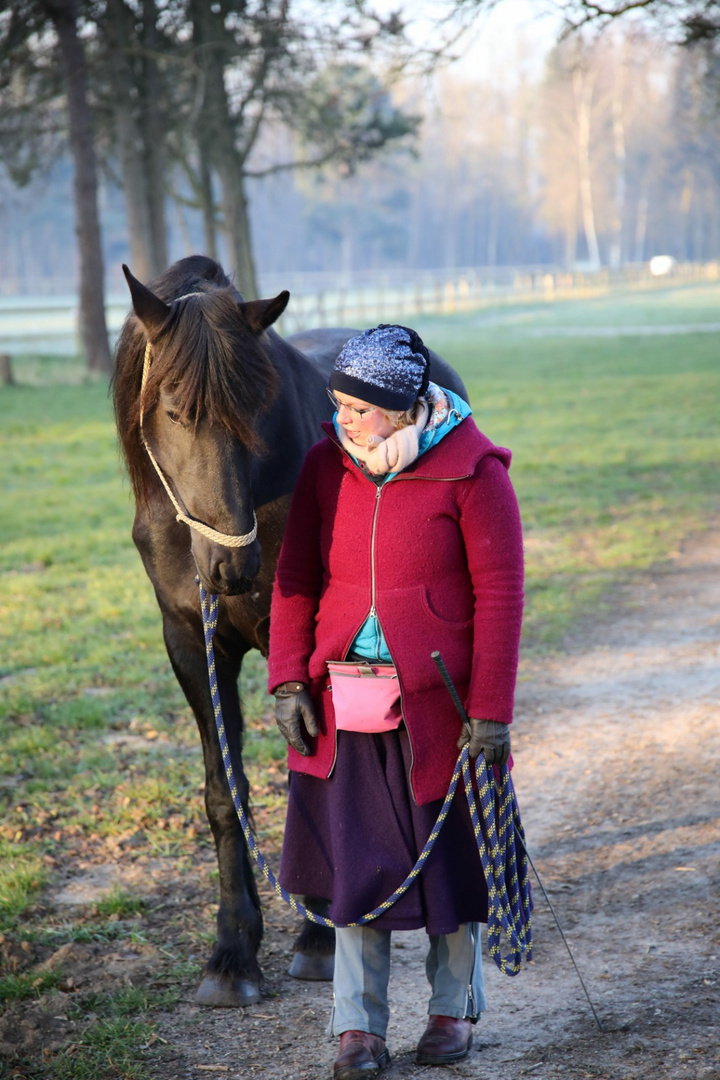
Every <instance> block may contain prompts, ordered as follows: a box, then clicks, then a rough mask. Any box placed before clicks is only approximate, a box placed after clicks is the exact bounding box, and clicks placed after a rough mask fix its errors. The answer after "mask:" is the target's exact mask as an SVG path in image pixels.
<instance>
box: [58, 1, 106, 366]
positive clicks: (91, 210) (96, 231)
mask: <svg viewBox="0 0 720 1080" xmlns="http://www.w3.org/2000/svg"><path fill="white" fill-rule="evenodd" d="M42 5H43V8H44V10H45V11H46V12H47V14H48V17H49V18H50V20H51V21H52V24H53V26H54V27H55V31H56V33H57V36H58V41H59V44H60V56H61V61H62V67H63V77H64V80H65V86H66V90H67V100H68V117H69V128H70V148H71V151H72V156H73V164H74V173H75V174H74V193H75V230H76V232H77V238H78V247H79V252H80V336H81V339H82V343H83V349H84V351H85V360H86V363H87V366H88V368H89V369H90V370H91V371H107V372H109V371H110V370H111V367H112V358H111V354H110V343H109V340H108V331H107V324H106V322H105V303H104V271H103V255H102V245H101V241H100V219H99V215H98V199H97V167H96V163H95V146H94V142H93V124H92V117H91V114H90V106H89V105H88V100H87V77H86V71H85V54H84V52H83V47H82V42H81V40H80V38H79V36H78V32H77V22H76V19H77V3H76V0H42Z"/></svg>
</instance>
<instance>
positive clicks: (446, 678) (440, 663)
mask: <svg viewBox="0 0 720 1080" xmlns="http://www.w3.org/2000/svg"><path fill="white" fill-rule="evenodd" d="M430 656H431V659H432V660H433V661H434V662H435V666H436V667H437V669H438V671H439V672H440V676H441V678H442V681H443V682H444V683H445V687H446V689H447V690H448V693H449V694H450V697H451V698H452V699H453V703H454V705H455V708H456V709H457V711H458V715H459V716H460V719H461V720H462V722H463V724H464V725H465V728H466V730H467V732H468V734H469V733H470V721H469V718H468V714H467V712H466V711H465V706H464V705H463V703H462V701H461V700H460V695H459V694H458V692H457V689H456V688H455V684H454V683H453V681H452V678H451V676H450V672H449V671H448V669H447V666H446V664H445V661H444V660H443V658H442V656H441V655H440V653H439V652H438V651H437V650H435V652H433V653H431V654H430ZM504 768H507V766H504ZM510 785H511V790H512V794H513V802H514V808H515V809H516V807H517V804H516V803H515V798H514V796H515V792H514V789H513V788H512V781H510ZM513 820H514V825H515V835H516V837H517V839H518V841H519V842H520V846H521V847H522V851H523V856H524V858H525V859H526V860H527V862H528V863H529V864H530V866H531V867H532V871H533V873H534V875H535V877H536V879H537V883H538V885H539V886H540V890H541V892H542V894H543V896H544V897H545V900H546V902H547V906H548V907H549V909H550V912H551V914H552V917H553V919H554V920H555V925H556V926H557V928H558V930H559V932H560V937H561V938H562V941H563V944H564V946H565V948H566V949H567V952H568V956H569V957H570V960H571V961H572V965H573V967H574V969H575V974H576V975H577V977H578V979H579V981H580V985H581V986H582V988H583V991H584V993H585V997H586V998H587V1002H588V1005H589V1006H590V1009H591V1011H592V1014H593V1017H594V1018H595V1023H596V1024H597V1026H598V1029H599V1030H600V1031H603V1030H604V1028H603V1026H602V1023H601V1022H600V1017H599V1016H598V1014H597V1010H596V1009H595V1006H594V1005H593V1003H592V999H591V997H590V994H589V993H588V989H587V987H586V986H585V982H584V980H583V977H582V975H581V974H580V970H579V968H578V966H577V964H576V962H575V957H574V956H573V954H572V949H571V948H570V945H569V943H568V940H567V938H566V937H565V934H564V933H563V928H562V926H561V925H560V921H559V919H558V917H557V915H556V914H555V909H554V907H553V906H552V904H551V903H550V897H549V896H548V894H547V890H546V889H545V886H544V885H543V883H542V881H541V880H540V875H539V874H538V872H537V868H536V866H535V864H534V862H533V861H532V859H531V858H530V853H529V852H528V849H527V845H526V844H525V834H524V831H523V829H522V826H521V825H520V815H519V812H518V813H517V815H515V814H513ZM518 826H520V827H519V828H518Z"/></svg>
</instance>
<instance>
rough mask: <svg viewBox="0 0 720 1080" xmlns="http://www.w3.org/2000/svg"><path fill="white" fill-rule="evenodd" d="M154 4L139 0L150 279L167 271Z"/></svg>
mask: <svg viewBox="0 0 720 1080" xmlns="http://www.w3.org/2000/svg"><path fill="white" fill-rule="evenodd" d="M157 18H158V12H157V5H156V3H155V0H143V6H142V19H143V24H142V41H143V57H144V59H143V80H142V83H143V90H144V93H143V107H142V116H141V128H142V135H143V146H144V148H145V168H146V187H147V206H148V217H149V219H150V263H151V265H150V269H151V271H152V275H153V277H154V276H156V275H157V274H161V273H162V272H163V270H165V269H167V266H168V263H169V261H170V260H169V258H168V245H167V214H166V205H167V174H166V165H165V162H166V160H167V153H166V149H167V146H166V144H167V140H166V138H165V125H164V123H163V119H162V108H161V102H162V96H163V89H162V80H161V78H160V71H159V68H158V63H157V57H158V55H159V52H160V35H159V34H158V31H157Z"/></svg>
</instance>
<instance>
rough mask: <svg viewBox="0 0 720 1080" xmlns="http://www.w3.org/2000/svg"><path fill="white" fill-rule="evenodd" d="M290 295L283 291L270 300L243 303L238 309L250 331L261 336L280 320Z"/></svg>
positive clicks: (285, 290)
mask: <svg viewBox="0 0 720 1080" xmlns="http://www.w3.org/2000/svg"><path fill="white" fill-rule="evenodd" d="M289 299H290V293H289V292H288V291H287V289H283V291H282V292H281V293H278V294H277V296H275V297H273V299H272V300H248V301H243V303H241V304H239V305H238V307H239V308H240V310H241V311H242V313H243V315H244V316H245V318H246V319H247V322H248V325H249V327H250V329H251V330H252V331H253V333H255V334H261V333H262V331H263V330H267V328H268V326H272V324H273V323H274V322H275V321H276V320H277V319H279V318H280V316H281V315H282V313H283V311H284V310H285V308H286V307H287V305H288V300H289Z"/></svg>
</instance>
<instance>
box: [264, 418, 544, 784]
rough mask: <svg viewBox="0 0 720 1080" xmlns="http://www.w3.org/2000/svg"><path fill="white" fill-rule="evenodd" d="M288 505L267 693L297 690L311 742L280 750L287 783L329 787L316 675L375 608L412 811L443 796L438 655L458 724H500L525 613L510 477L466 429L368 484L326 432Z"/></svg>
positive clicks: (447, 739) (447, 747)
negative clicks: (408, 753)
mask: <svg viewBox="0 0 720 1080" xmlns="http://www.w3.org/2000/svg"><path fill="white" fill-rule="evenodd" d="M323 428H324V430H325V433H326V435H327V436H328V437H327V438H326V439H324V440H322V441H321V442H319V443H316V444H315V446H313V447H311V448H310V450H309V451H308V453H307V456H306V458H305V462H304V464H303V468H302V471H301V474H300V477H299V479H298V483H297V487H296V489H295V493H294V496H293V499H292V504H291V508H290V514H289V517H288V521H287V526H286V529H285V539H284V541H283V545H282V550H281V552H280V558H279V561H278V566H277V576H276V579H275V587H274V590H273V598H272V608H271V617H270V655H269V687H270V690H271V691H272V690H273V689H274V688H275V687H276V686H278V685H279V684H280V683H282V682H287V681H290V680H293V681H299V682H303V683H306V684H309V687H310V693H311V695H312V697H313V701H314V703H315V707H316V714H317V717H318V723H319V726H320V735H319V737H318V738H317V739H311V740H310V743H311V746H312V753H311V755H310V756H309V757H302V756H301V755H300V754H298V753H297V752H296V751H294V750H293V749H292V748H290V750H289V755H288V764H289V767H290V769H292V770H294V771H296V772H304V773H309V774H310V775H312V776H317V777H322V778H327V777H328V776H330V775H331V773H332V770H333V765H334V762H335V755H336V732H335V719H334V714H333V707H332V694H331V693H330V691H329V681H328V677H327V668H326V663H327V661H328V660H342V659H344V657H345V656H346V654H347V652H348V649H349V648H350V645H351V644H352V642H353V640H354V638H355V636H356V634H357V632H358V630H359V629H360V627H361V626H362V624H363V623H364V621H365V620H366V618H367V616H368V614H369V613H370V611H371V609H372V607H373V605H374V607H375V609H376V611H377V615H378V618H379V620H380V625H381V626H382V628H383V631H384V633H385V638H386V641H387V644H388V648H389V649H390V654H391V656H392V658H393V662H394V664H395V666H396V668H397V671H398V677H399V683H400V692H401V699H402V711H403V717H404V720H405V725H406V727H407V730H408V734H409V737H410V742H411V746H412V759H413V763H412V769H411V776H410V782H411V785H412V790H413V795H414V797H415V800H416V802H417V803H418V804H419V805H422V804H423V803H426V802H430V801H431V800H433V799H439V798H443V797H444V795H445V793H446V791H447V788H448V784H449V782H450V777H451V776H452V771H453V767H454V764H455V761H456V758H457V748H456V742H457V739H458V737H459V735H460V731H461V727H462V725H461V721H460V719H459V717H458V714H457V712H456V710H455V707H454V705H453V703H452V701H451V699H450V696H449V694H448V692H447V690H446V689H445V686H444V685H443V683H442V681H441V679H440V676H439V674H438V671H437V668H436V667H435V664H434V663H433V661H432V660H431V658H430V654H431V653H432V652H433V650H434V649H439V650H440V652H441V653H442V655H443V658H444V660H445V663H446V664H447V667H448V670H449V672H450V674H451V676H452V678H453V680H454V682H455V685H456V686H457V689H458V692H459V694H460V697H461V698H462V700H463V702H464V704H465V708H466V710H467V712H468V714H469V715H470V716H473V717H477V718H482V719H488V720H498V721H501V722H502V723H506V724H509V723H510V722H511V721H512V715H513V699H514V693H515V680H516V675H517V664H518V647H519V640H520V624H521V618H522V605H523V551H522V533H521V526H520V514H519V512H518V506H517V500H516V498H515V493H514V491H513V487H512V484H511V482H510V478H509V476H508V471H507V470H508V467H509V465H510V451H509V450H504V449H503V448H502V447H497V446H494V445H493V444H492V443H491V442H490V440H489V439H488V438H487V437H486V436H485V435H483V434H482V433H481V432H480V431H479V430H478V428H477V427H476V425H475V422H474V421H473V419H472V418H471V417H467V418H466V419H465V420H463V421H462V423H461V424H459V425H458V427H456V428H455V429H454V430H453V431H451V432H450V433H449V434H448V435H446V436H445V437H444V438H443V439H442V441H441V442H439V443H438V444H437V445H436V446H434V447H431V448H430V449H429V450H427V451H426V452H425V453H424V454H422V455H421V456H420V457H419V458H417V460H416V461H415V462H414V463H413V464H412V465H410V466H409V467H408V468H407V469H405V470H404V471H403V472H401V473H398V474H397V475H396V476H394V477H393V478H391V479H390V480H388V481H386V482H385V483H384V484H382V485H381V486H377V485H376V484H375V483H374V481H373V480H371V479H370V478H369V477H368V476H367V475H366V474H365V473H364V472H363V471H362V470H361V469H360V468H359V467H358V466H357V465H356V464H355V462H354V461H353V460H352V458H351V457H350V456H349V455H348V454H347V453H346V452H345V450H343V448H342V447H341V445H340V443H339V441H338V439H337V436H336V435H335V431H334V429H333V426H332V424H323Z"/></svg>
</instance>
